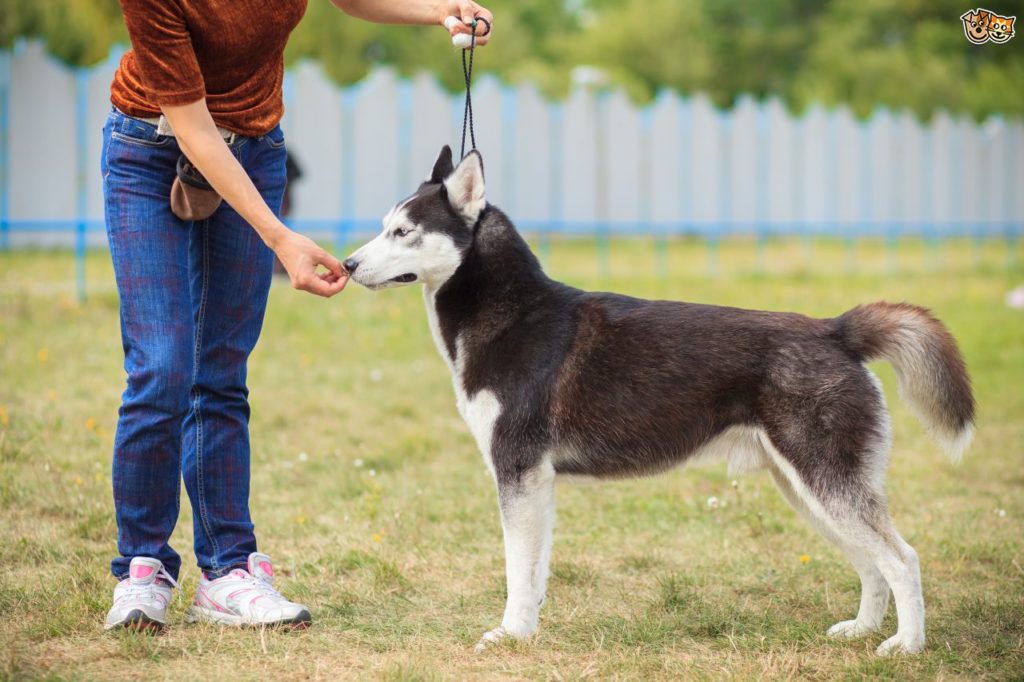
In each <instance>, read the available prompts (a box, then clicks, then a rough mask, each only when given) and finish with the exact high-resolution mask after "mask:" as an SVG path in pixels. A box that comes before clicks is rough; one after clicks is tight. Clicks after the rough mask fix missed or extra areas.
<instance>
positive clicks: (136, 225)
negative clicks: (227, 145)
mask: <svg viewBox="0 0 1024 682" xmlns="http://www.w3.org/2000/svg"><path fill="white" fill-rule="evenodd" d="M231 150H232V152H233V153H234V155H235V157H236V158H237V159H238V160H239V161H240V162H241V164H242V167H243V168H245V170H246V172H247V173H248V174H249V177H251V178H252V181H253V183H255V185H256V188H257V189H258V190H259V191H260V193H261V194H262V195H263V198H264V199H265V200H266V202H267V204H268V205H269V206H270V207H271V208H272V209H273V210H274V211H279V209H280V206H281V199H282V196H283V194H284V187H285V155H286V152H285V148H284V138H283V135H282V133H281V130H280V128H275V129H274V130H273V131H271V132H270V133H268V134H267V135H265V136H263V137H251V138H239V139H238V140H237V141H235V142H234V143H233V144H232V145H231ZM180 153H181V151H180V149H179V148H178V144H177V141H176V140H175V139H174V138H173V137H167V136H164V135H158V134H157V132H156V126H153V125H150V124H149V123H146V122H144V121H140V120H138V119H135V118H131V117H129V116H125V115H124V114H122V113H120V112H118V111H116V110H115V111H113V112H111V114H110V116H109V117H108V118H107V121H106V125H105V126H104V128H103V154H102V160H101V165H102V173H103V198H104V208H105V215H106V224H107V236H108V239H109V242H110V254H111V257H112V259H113V261H114V275H115V278H116V280H117V289H118V293H119V295H120V301H121V303H120V307H121V339H122V343H123V346H124V368H125V371H126V372H127V374H128V381H127V388H126V389H125V391H124V394H123V396H122V402H121V409H120V410H119V412H118V414H119V418H118V422H117V435H116V437H115V439H114V463H113V486H114V507H115V511H116V515H117V528H118V535H117V549H118V552H119V553H120V556H118V557H116V558H115V559H114V560H113V561H112V562H111V571H112V572H113V574H114V576H115V577H117V578H123V577H125V576H126V575H127V574H128V565H129V563H130V562H131V560H132V558H133V557H136V556H148V557H155V558H157V559H159V560H160V561H162V562H163V564H164V566H165V567H166V568H167V571H168V572H169V573H170V574H171V575H172V576H174V577H175V578H176V577H177V575H178V571H179V569H180V568H181V557H180V556H179V555H178V554H177V552H175V551H174V550H173V549H172V548H171V546H170V544H169V543H168V541H169V539H170V537H171V532H172V531H173V530H174V526H175V523H176V522H177V520H178V512H179V508H180V505H181V500H180V489H181V484H180V480H181V478H184V480H185V489H186V490H187V491H188V496H189V500H190V501H191V503H192V515H193V525H194V533H195V553H196V559H197V560H198V564H199V567H200V568H201V569H203V571H204V572H206V573H207V575H209V576H210V577H217V576H220V575H223V574H225V573H227V572H228V571H230V570H231V569H232V568H236V567H244V566H245V564H246V559H247V557H248V555H249V553H250V552H254V551H256V538H255V535H254V534H253V523H252V520H251V518H250V516H249V403H248V389H247V388H246V384H245V379H246V362H247V360H248V357H249V353H250V352H251V351H252V349H253V347H254V346H255V345H256V341H257V339H258V338H259V335H260V329H261V328H262V326H263V315H264V312H265V310H266V305H267V293H268V291H269V289H270V280H271V272H272V269H273V254H272V252H271V251H270V249H268V248H267V247H266V246H265V245H264V244H263V242H262V240H261V239H260V238H259V236H258V235H257V234H256V232H255V230H253V229H252V228H251V227H250V226H249V225H248V224H247V223H246V222H245V220H243V219H242V218H241V216H239V215H238V214H237V213H236V212H235V211H234V210H233V209H232V208H230V207H229V206H228V205H227V204H226V203H222V204H221V206H220V208H218V209H217V212H216V213H214V214H213V215H212V216H211V217H210V218H209V219H207V220H203V221H196V222H184V221H182V220H179V219H178V218H176V217H175V216H174V214H172V213H171V209H170V203H169V195H170V189H171V183H172V181H173V180H174V177H175V163H176V161H177V159H178V156H179V154H180Z"/></svg>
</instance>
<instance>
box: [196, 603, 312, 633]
mask: <svg viewBox="0 0 1024 682" xmlns="http://www.w3.org/2000/svg"><path fill="white" fill-rule="evenodd" d="M185 622H186V623H216V624H217V625H230V626H232V627H236V628H289V629H292V630H305V629H306V628H308V627H309V626H310V625H312V623H313V617H312V616H311V615H310V614H309V611H305V610H303V611H300V612H299V613H298V614H297V615H296V616H295V617H294V618H288V619H284V620H272V621H267V622H264V623H253V622H250V621H245V620H243V619H242V617H241V616H236V615H234V614H233V613H223V612H221V611H213V610H211V609H207V608H203V607H201V606H193V607H191V608H190V609H189V610H188V613H186V614H185Z"/></svg>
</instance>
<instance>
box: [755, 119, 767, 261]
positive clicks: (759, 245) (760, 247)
mask: <svg viewBox="0 0 1024 682" xmlns="http://www.w3.org/2000/svg"><path fill="white" fill-rule="evenodd" d="M768 126H769V120H768V110H767V108H766V105H765V103H764V102H760V103H758V105H757V204H756V210H757V217H756V218H755V219H754V222H755V227H754V229H755V230H756V237H755V239H756V246H755V248H756V249H757V259H756V261H755V265H754V268H755V270H756V271H757V272H764V270H765V240H766V234H765V233H766V231H767V227H766V224H767V222H768V182H769V179H768V176H769V171H768V140H769V135H768Z"/></svg>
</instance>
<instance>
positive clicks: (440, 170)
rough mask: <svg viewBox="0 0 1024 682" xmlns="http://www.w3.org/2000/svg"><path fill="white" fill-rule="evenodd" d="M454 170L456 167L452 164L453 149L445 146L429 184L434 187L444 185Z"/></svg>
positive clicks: (435, 164)
mask: <svg viewBox="0 0 1024 682" xmlns="http://www.w3.org/2000/svg"><path fill="white" fill-rule="evenodd" d="M453 170H455V166H454V165H453V164H452V148H451V147H449V146H448V145H445V146H443V147H441V153H440V154H438V155H437V161H435V162H434V170H432V171H431V172H430V179H428V180H427V182H428V183H430V184H432V185H436V184H439V183H442V182H444V180H445V178H447V177H448V176H449V175H451V174H452V171H453Z"/></svg>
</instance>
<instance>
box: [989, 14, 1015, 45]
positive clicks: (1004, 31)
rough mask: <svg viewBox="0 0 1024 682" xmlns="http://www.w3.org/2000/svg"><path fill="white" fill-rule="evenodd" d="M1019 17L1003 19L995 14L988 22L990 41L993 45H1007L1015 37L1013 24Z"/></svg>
mask: <svg viewBox="0 0 1024 682" xmlns="http://www.w3.org/2000/svg"><path fill="white" fill-rule="evenodd" d="M1016 20H1017V17H1001V16H999V15H998V14H993V15H992V16H991V17H990V18H989V21H988V39H989V40H991V41H992V42H993V43H1005V42H1006V41H1007V40H1009V39H1010V38H1012V37H1013V23H1014V22H1015V21H1016Z"/></svg>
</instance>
